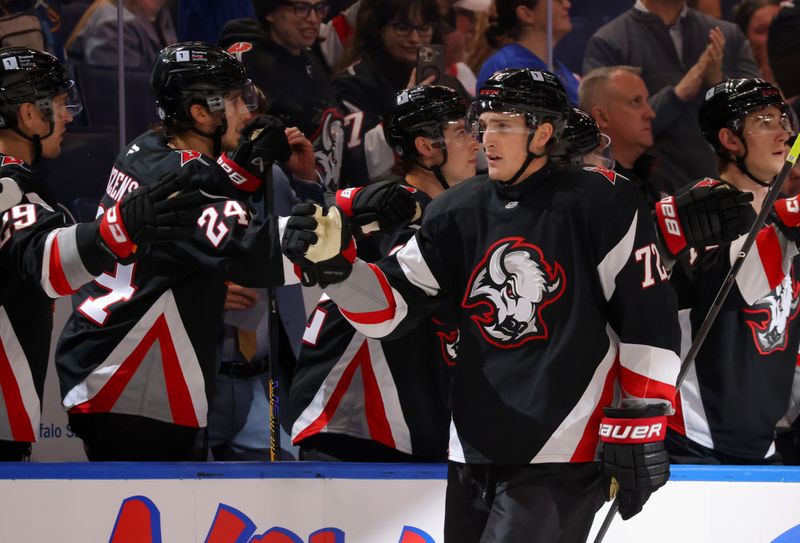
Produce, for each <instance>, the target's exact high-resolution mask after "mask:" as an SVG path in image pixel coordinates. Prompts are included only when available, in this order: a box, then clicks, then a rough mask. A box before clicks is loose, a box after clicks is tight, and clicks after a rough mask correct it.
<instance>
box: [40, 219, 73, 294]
mask: <svg viewBox="0 0 800 543" xmlns="http://www.w3.org/2000/svg"><path fill="white" fill-rule="evenodd" d="M47 271H48V278H49V280H50V286H52V287H53V290H54V291H55V292H56V294H58V295H59V296H68V295H70V294H74V293H75V289H74V288H72V287H71V286H70V284H69V281H67V276H66V274H64V267H63V266H62V265H61V249H60V248H59V246H58V232H56V233H55V235H54V236H53V244H52V245H51V246H50V262H48V270H47Z"/></svg>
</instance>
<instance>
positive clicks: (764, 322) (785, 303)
mask: <svg viewBox="0 0 800 543" xmlns="http://www.w3.org/2000/svg"><path fill="white" fill-rule="evenodd" d="M798 302H800V283H797V282H796V281H794V280H793V279H792V277H791V276H790V275H787V276H786V277H784V278H783V281H782V282H781V283H780V284H779V285H778V286H777V287H775V290H773V291H772V292H771V293H769V294H768V295H767V296H765V297H764V298H761V299H760V300H759V301H757V302H756V303H755V304H753V305H752V309H744V310H742V311H743V312H744V313H745V315H746V317H745V322H747V325H748V326H749V327H750V330H751V331H752V332H753V341H754V342H755V344H756V349H758V352H759V353H761V354H763V355H767V354H772V353H774V352H777V351H783V350H784V349H785V348H786V343H787V341H788V336H789V334H788V331H789V324H790V323H791V322H792V320H794V318H795V317H796V316H797V310H798V307H800V303H798Z"/></svg>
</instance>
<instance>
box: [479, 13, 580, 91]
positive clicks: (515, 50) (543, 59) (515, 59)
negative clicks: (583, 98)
mask: <svg viewBox="0 0 800 543" xmlns="http://www.w3.org/2000/svg"><path fill="white" fill-rule="evenodd" d="M548 1H549V2H550V3H551V4H552V7H553V47H555V45H556V44H557V43H558V42H559V40H561V38H563V37H564V36H566V35H567V34H568V33H569V31H570V30H572V22H571V21H570V19H569V8H570V5H571V4H570V2H569V0H497V1H496V4H495V5H496V9H497V20H496V22H495V23H494V24H493V25H492V26H490V27H489V29H488V30H487V31H486V32H487V38H489V41H490V42H491V40H492V38H494V37H497V36H502V35H505V36H508V37H509V38H511V39H512V40H514V41H513V42H512V43H509V44H508V45H505V46H503V47H501V48H500V49H499V50H498V51H497V52H496V53H495V54H494V55H492V56H491V57H489V58H488V59H487V60H486V62H484V64H483V66H482V67H481V69H480V72H479V73H478V85H477V88H478V89H480V88H481V86H482V85H483V83H484V82H485V81H486V80H487V79H488V78H489V76H491V75H492V74H493V73H495V72H496V71H498V70H502V69H503V68H533V69H536V70H548V69H549V68H548V67H547V2H548ZM490 34H491V35H490ZM553 71H554V73H555V75H556V76H557V77H558V78H559V79H560V80H561V83H563V85H564V88H566V89H567V94H568V95H569V101H570V103H571V104H572V105H573V106H577V105H578V78H577V77H575V74H573V73H572V72H571V71H570V70H569V68H567V67H566V66H565V65H564V64H562V63H561V62H557V61H556V62H554V66H553Z"/></svg>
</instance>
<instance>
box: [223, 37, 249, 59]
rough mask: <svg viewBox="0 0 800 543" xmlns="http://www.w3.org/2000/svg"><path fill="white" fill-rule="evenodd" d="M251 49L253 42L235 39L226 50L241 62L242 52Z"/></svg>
mask: <svg viewBox="0 0 800 543" xmlns="http://www.w3.org/2000/svg"><path fill="white" fill-rule="evenodd" d="M252 50H253V44H252V43H250V42H249V41H237V42H236V43H234V44H233V45H231V46H230V47H228V52H229V53H230V54H232V55H234V56H235V57H236V59H237V60H238V61H239V62H241V61H242V54H243V53H246V52H248V51H252Z"/></svg>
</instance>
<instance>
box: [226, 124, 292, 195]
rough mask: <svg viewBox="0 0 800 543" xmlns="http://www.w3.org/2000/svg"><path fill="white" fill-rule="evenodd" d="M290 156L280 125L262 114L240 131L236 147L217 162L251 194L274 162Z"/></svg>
mask: <svg viewBox="0 0 800 543" xmlns="http://www.w3.org/2000/svg"><path fill="white" fill-rule="evenodd" d="M291 156H292V148H291V147H290V146H289V141H288V140H287V139H286V132H285V130H284V126H283V123H282V122H281V121H280V119H278V118H277V117H272V116H270V115H261V116H260V117H256V118H255V119H253V120H252V121H250V122H249V123H248V124H247V125H246V126H245V127H244V128H242V131H241V136H240V138H239V145H238V146H237V147H236V149H234V150H233V151H231V152H228V153H222V156H220V157H219V160H217V163H218V164H219V165H220V166H222V168H223V169H224V170H225V171H226V172H227V173H228V176H229V177H230V178H231V181H233V183H234V184H235V185H237V186H238V187H239V188H241V189H242V190H246V191H250V192H253V191H255V189H256V188H258V186H259V185H260V184H261V182H262V180H263V179H264V176H265V175H266V172H268V171H269V169H270V168H272V164H273V163H274V162H286V161H287V160H289V158H290V157H291Z"/></svg>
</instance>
